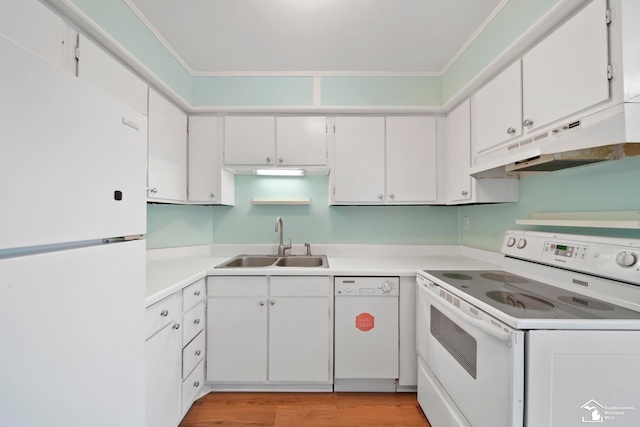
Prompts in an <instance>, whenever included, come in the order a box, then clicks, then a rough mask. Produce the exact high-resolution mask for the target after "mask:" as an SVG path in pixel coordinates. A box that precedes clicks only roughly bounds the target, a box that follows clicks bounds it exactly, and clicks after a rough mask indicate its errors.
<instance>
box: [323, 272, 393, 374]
mask: <svg viewBox="0 0 640 427" xmlns="http://www.w3.org/2000/svg"><path fill="white" fill-rule="evenodd" d="M335 285H336V298H335V361H334V366H335V378H336V379H394V380H395V379H397V378H398V351H399V341H398V290H399V289H398V288H399V286H398V285H399V279H398V278H397V277H393V278H388V277H383V278H381V277H376V278H373V277H367V278H353V277H349V278H338V277H336V283H335Z"/></svg>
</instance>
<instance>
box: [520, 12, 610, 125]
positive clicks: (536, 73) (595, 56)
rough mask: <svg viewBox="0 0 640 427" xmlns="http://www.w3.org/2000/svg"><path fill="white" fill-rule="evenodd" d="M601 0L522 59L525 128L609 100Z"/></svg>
mask: <svg viewBox="0 0 640 427" xmlns="http://www.w3.org/2000/svg"><path fill="white" fill-rule="evenodd" d="M606 11H607V2H606V0H594V1H593V2H592V3H590V4H589V5H587V6H586V7H585V8H584V9H583V10H581V11H580V12H578V13H577V14H576V15H575V16H574V17H572V18H571V19H570V20H569V21H567V22H566V23H565V24H564V25H562V26H561V27H560V28H558V29H557V30H556V31H554V32H553V33H552V34H551V35H549V36H548V37H547V38H546V39H544V40H543V41H542V42H541V43H540V44H538V45H537V46H535V47H534V48H533V49H531V50H530V51H529V52H528V53H527V54H525V55H524V57H523V60H522V61H523V77H522V91H523V100H524V107H523V110H524V111H523V118H524V120H523V122H524V126H525V129H526V130H527V131H535V130H536V129H538V128H540V127H542V126H545V125H547V124H551V123H553V122H555V121H558V120H560V119H562V118H564V117H567V116H569V115H571V114H573V113H577V112H579V111H581V110H584V109H586V108H589V107H591V106H593V105H595V104H598V103H600V102H602V101H606V100H607V99H608V98H609V80H608V77H607V66H608V65H609V60H608V55H609V50H608V37H607V23H606Z"/></svg>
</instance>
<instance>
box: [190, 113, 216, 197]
mask: <svg viewBox="0 0 640 427" xmlns="http://www.w3.org/2000/svg"><path fill="white" fill-rule="evenodd" d="M219 189H220V164H219V162H218V118H217V117H198V116H195V117H189V201H190V202H218V201H219V200H220V199H219V196H220V193H219Z"/></svg>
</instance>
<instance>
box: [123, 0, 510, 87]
mask: <svg viewBox="0 0 640 427" xmlns="http://www.w3.org/2000/svg"><path fill="white" fill-rule="evenodd" d="M125 1H126V0H125ZM507 3H509V0H502V1H501V2H500V3H499V4H498V5H497V6H496V7H495V9H493V11H492V12H491V13H490V14H489V16H487V19H485V20H484V22H483V23H482V24H481V25H480V26H479V27H478V28H477V29H476V31H475V32H474V33H473V34H471V37H469V39H467V41H466V42H465V43H464V44H463V45H462V47H460V49H458V51H457V52H456V54H455V55H453V57H452V58H451V59H450V60H449V62H448V63H447V65H445V66H444V68H443V69H442V71H440V75H441V76H442V75H443V74H444V73H446V72H447V71H448V70H449V68H451V66H452V65H453V64H455V62H456V61H457V60H458V58H460V56H462V54H463V53H464V51H465V50H467V49H468V48H469V46H471V44H472V43H473V42H474V41H475V40H476V38H478V36H479V35H480V33H482V32H483V31H484V29H485V28H487V26H488V25H489V23H490V22H491V21H493V18H495V17H496V15H497V14H498V13H499V12H500V11H501V10H502V8H503V7H505V5H506V4H507Z"/></svg>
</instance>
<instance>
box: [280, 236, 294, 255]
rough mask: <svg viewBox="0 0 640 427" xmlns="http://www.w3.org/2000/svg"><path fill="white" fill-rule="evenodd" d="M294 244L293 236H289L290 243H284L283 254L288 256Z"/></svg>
mask: <svg viewBox="0 0 640 427" xmlns="http://www.w3.org/2000/svg"><path fill="white" fill-rule="evenodd" d="M292 246H293V245H292V244H291V237H289V244H288V245H282V255H284V256H287V251H288V250H289V249H291V247H292Z"/></svg>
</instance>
